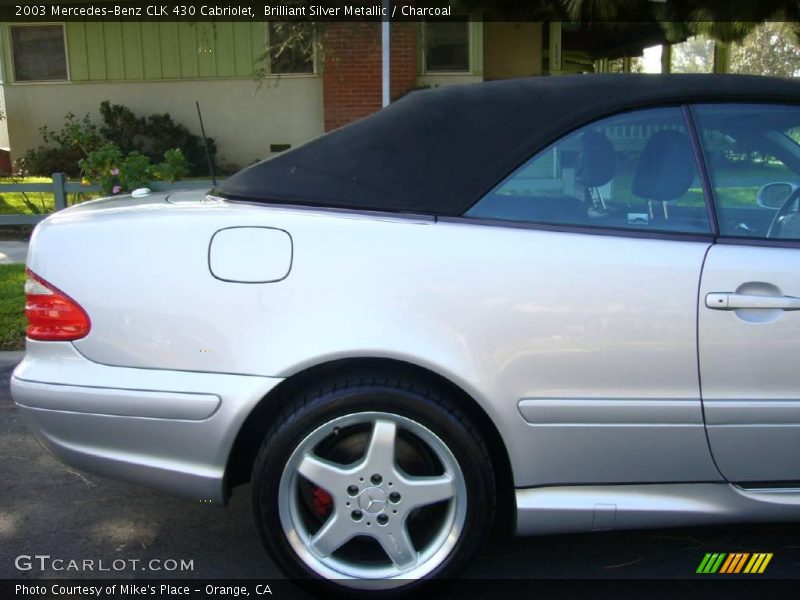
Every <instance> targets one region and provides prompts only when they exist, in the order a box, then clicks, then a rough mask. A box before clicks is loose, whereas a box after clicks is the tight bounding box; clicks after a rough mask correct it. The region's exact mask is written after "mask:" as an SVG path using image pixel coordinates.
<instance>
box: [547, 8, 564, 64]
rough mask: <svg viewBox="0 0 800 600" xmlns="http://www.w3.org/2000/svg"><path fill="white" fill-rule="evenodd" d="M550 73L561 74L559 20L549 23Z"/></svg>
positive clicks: (562, 62) (562, 61)
mask: <svg viewBox="0 0 800 600" xmlns="http://www.w3.org/2000/svg"><path fill="white" fill-rule="evenodd" d="M547 56H548V59H549V61H550V75H561V71H562V70H563V64H564V60H563V57H562V55H561V21H553V22H551V23H550V47H549V48H548V54H547Z"/></svg>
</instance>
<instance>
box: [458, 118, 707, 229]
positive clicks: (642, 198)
mask: <svg viewBox="0 0 800 600" xmlns="http://www.w3.org/2000/svg"><path fill="white" fill-rule="evenodd" d="M466 216H468V217H475V218H483V219H501V220H508V221H525V222H530V223H549V224H556V225H578V226H587V227H610V228H621V229H636V230H643V231H666V232H686V233H709V232H710V231H711V226H710V224H709V221H708V211H707V209H706V204H705V199H704V197H703V192H702V187H701V183H700V177H699V174H698V170H697V164H696V161H695V157H694V152H693V150H692V145H691V142H690V139H689V137H688V135H687V133H686V127H685V124H684V119H683V113H682V111H681V110H680V109H679V108H674V107H670V108H655V109H646V110H639V111H635V112H630V113H625V114H621V115H617V116H614V117H610V118H608V119H604V120H602V121H598V122H596V123H593V124H591V125H589V126H587V127H583V128H581V129H579V130H577V131H575V132H574V133H572V134H570V135H568V136H567V137H565V138H563V139H561V140H560V141H558V142H556V143H555V144H553V145H551V146H550V147H549V148H546V149H545V150H543V151H542V152H540V153H538V154H537V155H536V156H534V157H533V158H531V159H530V160H529V161H528V162H526V163H525V164H523V165H522V166H521V167H519V168H518V169H517V170H516V171H515V172H514V173H512V174H511V175H510V176H509V177H507V178H506V179H505V180H504V181H502V182H501V183H500V184H499V185H498V186H497V187H495V188H494V189H493V190H492V191H491V192H489V193H488V194H487V195H486V196H485V197H483V198H482V199H481V200H480V201H478V203H477V204H475V205H474V206H473V207H472V208H471V209H470V210H469V211H468V212H467V213H466Z"/></svg>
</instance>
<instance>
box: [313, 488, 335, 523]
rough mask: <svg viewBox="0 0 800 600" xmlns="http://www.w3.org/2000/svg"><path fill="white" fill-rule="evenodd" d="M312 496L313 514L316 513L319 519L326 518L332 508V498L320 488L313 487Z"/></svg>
mask: <svg viewBox="0 0 800 600" xmlns="http://www.w3.org/2000/svg"><path fill="white" fill-rule="evenodd" d="M311 495H312V496H313V502H314V512H315V513H317V516H319V517H327V516H328V515H329V514H331V508H333V498H331V495H330V494H329V493H328V492H326V491H325V490H323V489H322V488H321V487H315V488H314V491H313V492H311Z"/></svg>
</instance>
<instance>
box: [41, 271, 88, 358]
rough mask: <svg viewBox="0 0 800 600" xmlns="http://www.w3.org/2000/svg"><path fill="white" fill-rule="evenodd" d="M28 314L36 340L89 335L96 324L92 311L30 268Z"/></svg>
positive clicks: (59, 339)
mask: <svg viewBox="0 0 800 600" xmlns="http://www.w3.org/2000/svg"><path fill="white" fill-rule="evenodd" d="M27 275H28V278H27V280H26V281H25V316H26V317H27V318H28V330H27V335H28V337H29V338H30V339H32V340H42V341H61V342H63V341H69V340H77V339H79V338H82V337H84V336H86V335H87V334H88V333H89V330H90V329H91V327H92V323H91V321H89V315H87V314H86V312H85V311H84V310H83V309H82V308H81V307H80V306H79V305H78V303H77V302H75V300H73V299H72V298H70V297H69V296H67V295H66V294H65V293H64V292H62V291H61V290H59V289H58V288H57V287H55V286H53V285H51V284H49V283H47V282H46V281H45V280H44V279H42V278H41V277H39V276H38V275H37V274H36V273H34V272H33V271H31V270H30V269H28V270H27Z"/></svg>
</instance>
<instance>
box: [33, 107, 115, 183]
mask: <svg viewBox="0 0 800 600" xmlns="http://www.w3.org/2000/svg"><path fill="white" fill-rule="evenodd" d="M39 135H41V136H42V140H43V141H44V143H43V144H42V145H40V146H38V147H36V148H32V149H30V150H28V151H27V152H26V153H25V157H24V158H23V159H22V160H23V163H22V164H21V165H20V168H21V169H24V170H25V171H26V173H30V174H32V175H41V176H43V177H49V176H50V175H52V174H53V173H58V172H60V173H66V174H67V175H69V176H72V177H76V176H77V175H79V174H80V166H79V165H78V161H80V159H82V158H85V157H86V156H87V155H88V154H89V153H90V152H92V151H94V150H97V149H98V148H100V147H101V146H102V145H103V144H104V143H105V141H106V140H105V138H104V137H103V136H102V135H101V133H100V130H99V129H98V127H97V126H96V125H94V124H93V123H92V122H91V119H90V118H89V115H88V114H87V115H85V116H84V117H83V118H81V119H78V118H77V117H76V116H75V115H74V114H72V113H67V114H66V116H65V117H64V125H63V126H62V128H61V129H59V130H52V129H50V128H49V127H47V126H44V127H40V128H39Z"/></svg>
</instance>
